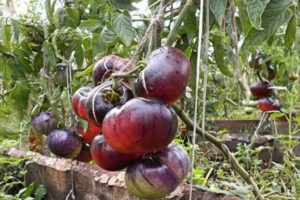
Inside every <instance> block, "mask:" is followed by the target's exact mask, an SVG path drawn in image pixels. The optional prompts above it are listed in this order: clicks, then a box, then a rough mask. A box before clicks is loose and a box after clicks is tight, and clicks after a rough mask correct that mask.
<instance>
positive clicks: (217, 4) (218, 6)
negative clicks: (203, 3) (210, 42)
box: [210, 0, 227, 25]
mask: <svg viewBox="0 0 300 200" xmlns="http://www.w3.org/2000/svg"><path fill="white" fill-rule="evenodd" d="M226 5H227V0H214V1H211V2H210V10H211V11H212V12H213V14H214V16H215V18H216V20H217V22H218V23H219V25H220V24H221V23H222V19H223V18H224V16H225V10H226Z"/></svg>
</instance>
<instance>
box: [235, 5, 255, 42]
mask: <svg viewBox="0 0 300 200" xmlns="http://www.w3.org/2000/svg"><path fill="white" fill-rule="evenodd" d="M237 6H238V9H239V19H240V21H241V27H242V31H243V33H244V35H245V36H247V35H248V32H249V31H250V29H251V28H252V24H251V20H250V18H249V15H248V11H247V4H246V0H240V1H237Z"/></svg>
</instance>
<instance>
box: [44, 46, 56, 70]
mask: <svg viewBox="0 0 300 200" xmlns="http://www.w3.org/2000/svg"><path fill="white" fill-rule="evenodd" d="M42 51H43V57H44V62H45V65H46V67H48V68H52V67H54V66H56V56H55V52H54V48H53V45H52V44H51V43H49V42H47V41H46V42H45V43H44V44H43V49H42Z"/></svg>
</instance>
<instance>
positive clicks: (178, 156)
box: [158, 144, 191, 182]
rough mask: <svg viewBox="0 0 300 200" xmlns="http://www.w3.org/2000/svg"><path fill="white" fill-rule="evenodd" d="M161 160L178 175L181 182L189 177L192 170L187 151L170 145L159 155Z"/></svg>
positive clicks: (178, 146)
mask: <svg viewBox="0 0 300 200" xmlns="http://www.w3.org/2000/svg"><path fill="white" fill-rule="evenodd" d="M158 156H159V160H160V162H161V163H162V164H164V165H166V166H167V167H168V168H169V169H170V170H171V171H173V173H174V174H175V175H176V177H177V179H178V180H180V182H181V181H182V180H183V179H184V178H185V177H186V176H187V174H188V173H189V170H190V167H191V166H190V157H189V154H188V153H187V152H186V150H185V149H184V148H183V147H182V146H180V145H176V144H170V145H169V146H168V147H166V148H164V149H163V150H162V151H160V152H159V153H158Z"/></svg>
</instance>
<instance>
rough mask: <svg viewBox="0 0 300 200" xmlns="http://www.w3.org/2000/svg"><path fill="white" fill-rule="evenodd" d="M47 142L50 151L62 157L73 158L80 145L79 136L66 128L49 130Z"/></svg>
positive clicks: (77, 152) (78, 151)
mask: <svg viewBox="0 0 300 200" xmlns="http://www.w3.org/2000/svg"><path fill="white" fill-rule="evenodd" d="M47 144H48V147H49V149H50V151H51V152H52V153H54V154H55V155H57V156H60V157H63V158H75V157H76V156H77V155H78V154H79V153H80V151H81V147H82V142H81V140H80V137H79V136H78V135H77V134H76V133H73V132H71V131H70V130H67V129H56V130H53V131H51V133H50V134H49V135H48V137H47Z"/></svg>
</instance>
